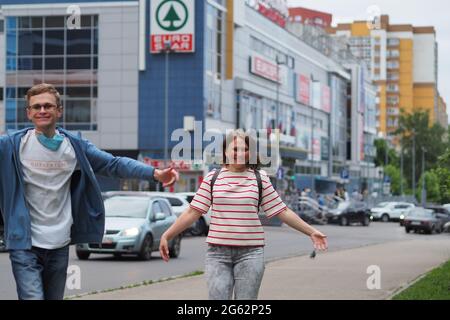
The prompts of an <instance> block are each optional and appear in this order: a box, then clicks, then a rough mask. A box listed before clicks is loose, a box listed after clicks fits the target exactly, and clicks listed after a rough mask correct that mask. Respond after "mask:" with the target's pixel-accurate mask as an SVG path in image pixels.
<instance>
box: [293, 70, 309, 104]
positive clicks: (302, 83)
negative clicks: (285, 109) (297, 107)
mask: <svg viewBox="0 0 450 320" xmlns="http://www.w3.org/2000/svg"><path fill="white" fill-rule="evenodd" d="M296 100H297V102H300V103H302V104H304V105H309V104H310V81H309V78H308V77H307V76H304V75H302V74H299V75H297V81H296Z"/></svg>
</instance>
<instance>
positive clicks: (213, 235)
mask: <svg viewBox="0 0 450 320" xmlns="http://www.w3.org/2000/svg"><path fill="white" fill-rule="evenodd" d="M250 139H251V138H250V136H249V135H246V134H245V133H244V132H242V131H240V130H238V131H233V132H232V133H231V134H230V135H229V136H228V137H227V139H226V140H224V143H223V163H224V165H223V167H222V168H221V169H220V172H219V173H218V176H217V175H215V171H212V172H210V173H209V174H208V175H207V176H206V177H205V179H204V180H203V182H202V184H201V186H200V188H199V189H198V191H197V193H196V195H195V197H194V199H193V200H192V202H191V204H190V207H189V208H188V209H186V211H185V212H184V213H183V214H182V215H181V216H180V217H179V218H178V219H177V220H176V222H175V223H174V224H173V225H172V226H171V227H170V228H169V229H168V230H167V231H166V232H165V233H164V234H163V235H162V237H161V244H160V248H159V250H160V254H161V257H162V258H163V259H164V261H166V262H167V261H168V260H169V249H168V241H169V240H171V239H173V238H174V237H176V236H177V235H178V234H180V233H181V232H183V231H184V230H185V229H187V228H188V227H189V226H191V225H192V224H193V223H194V222H195V221H197V220H198V219H199V217H200V216H201V215H202V214H206V213H207V212H208V210H209V209H211V223H210V229H209V233H208V237H207V239H206V242H207V243H208V250H207V254H206V264H205V273H206V278H207V282H208V290H209V298H210V299H213V300H229V299H231V298H232V294H233V291H234V297H235V299H245V300H248V299H257V297H258V291H259V288H260V285H261V281H262V276H263V273H264V231H263V227H262V225H261V222H260V219H259V217H258V212H259V209H261V210H262V211H264V213H265V215H266V217H267V218H272V217H275V216H278V218H280V219H281V221H283V222H284V223H286V224H287V225H289V226H290V227H292V228H294V229H295V230H298V231H300V232H302V233H304V234H306V235H308V236H309V237H310V238H311V240H312V242H313V244H314V247H315V248H316V249H318V250H326V249H327V240H326V236H325V235H324V234H322V233H321V232H319V231H318V230H316V229H314V228H313V227H311V226H310V225H308V224H307V223H306V222H304V221H303V220H302V219H301V218H300V217H299V216H298V215H297V214H295V213H294V212H293V211H292V210H290V209H289V208H287V206H286V205H285V204H284V203H283V201H282V200H281V198H280V197H279V195H278V193H277V192H276V191H275V189H274V188H273V186H272V184H271V182H270V180H269V177H268V176H267V175H266V174H265V173H264V172H260V176H261V182H262V186H261V189H262V190H261V193H260V189H259V187H258V182H257V178H256V174H257V173H258V172H259V171H258V172H256V170H258V164H250V159H253V158H251V157H250V156H249V147H250V146H251V145H256V144H252V143H251V142H250ZM255 158H256V157H255ZM214 176H215V177H216V180H215V182H214V185H213V186H212V187H211V184H212V179H213V177H214ZM211 190H212V192H211ZM260 194H261V199H259V197H260Z"/></svg>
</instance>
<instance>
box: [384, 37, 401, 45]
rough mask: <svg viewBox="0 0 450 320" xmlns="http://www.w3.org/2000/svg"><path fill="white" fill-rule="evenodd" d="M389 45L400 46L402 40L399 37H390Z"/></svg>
mask: <svg viewBox="0 0 450 320" xmlns="http://www.w3.org/2000/svg"><path fill="white" fill-rule="evenodd" d="M387 45H388V46H398V45H400V40H399V39H394V38H389V39H388V40H387Z"/></svg>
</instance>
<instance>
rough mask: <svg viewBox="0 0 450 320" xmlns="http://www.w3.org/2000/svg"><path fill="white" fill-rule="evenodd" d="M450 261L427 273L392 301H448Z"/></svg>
mask: <svg viewBox="0 0 450 320" xmlns="http://www.w3.org/2000/svg"><path fill="white" fill-rule="evenodd" d="M449 283H450V261H447V263H445V264H443V265H442V266H440V267H439V268H436V269H434V270H433V271H431V272H430V273H428V274H427V275H426V276H425V277H424V278H422V279H420V280H419V281H418V282H416V283H415V284H413V285H412V286H411V287H409V288H407V289H406V290H404V291H402V292H400V293H399V294H398V295H396V296H395V297H393V300H450V290H449V289H450V288H449Z"/></svg>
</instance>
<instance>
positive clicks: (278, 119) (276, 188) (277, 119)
mask: <svg viewBox="0 0 450 320" xmlns="http://www.w3.org/2000/svg"><path fill="white" fill-rule="evenodd" d="M275 61H276V63H277V96H276V99H277V108H276V115H275V132H277V131H276V130H277V129H278V124H279V122H280V82H281V79H280V66H281V65H285V64H286V62H285V61H283V60H281V59H280V57H279V55H278V54H277V55H276V58H275ZM278 132H279V131H278ZM277 139H279V133H278V135H277ZM278 142H279V141H278ZM280 165H281V166H282V165H283V164H282V163H281V164H280ZM277 171H278V170H277ZM275 190H278V172H277V177H276V179H275Z"/></svg>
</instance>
